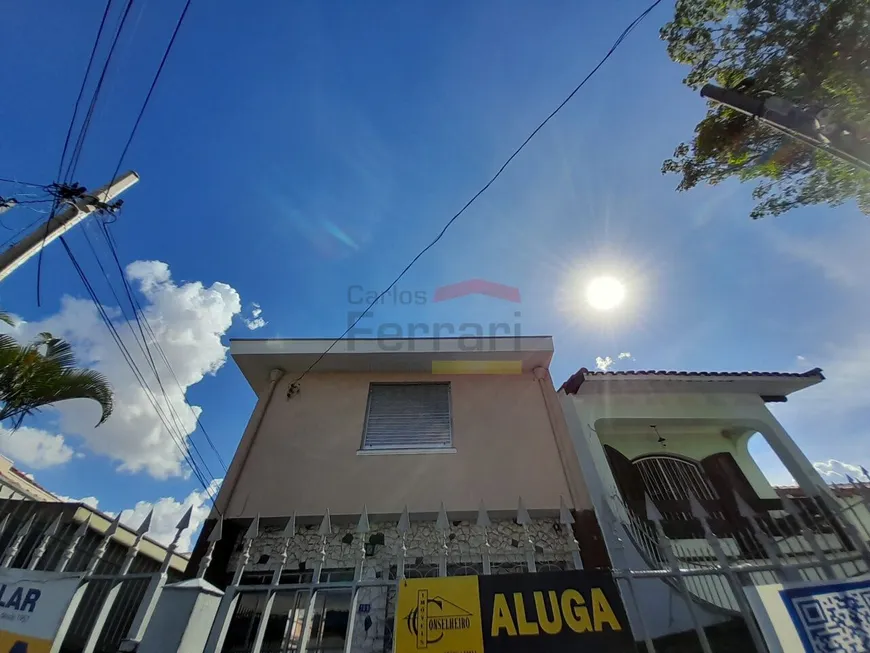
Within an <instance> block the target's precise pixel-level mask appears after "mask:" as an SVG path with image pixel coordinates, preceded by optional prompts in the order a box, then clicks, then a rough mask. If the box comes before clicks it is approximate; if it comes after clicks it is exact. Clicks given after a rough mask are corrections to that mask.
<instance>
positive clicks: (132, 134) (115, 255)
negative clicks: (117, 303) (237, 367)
mask: <svg viewBox="0 0 870 653" xmlns="http://www.w3.org/2000/svg"><path fill="white" fill-rule="evenodd" d="M191 2H192V0H187V2H186V3H185V5H184V7H183V8H182V10H181V14H180V15H179V17H178V21H177V22H176V24H175V28H174V30H173V32H172V36H171V37H170V39H169V43H168V44H167V46H166V49H165V51H164V53H163V56H162V58H161V60H160V64H159V65H158V67H157V71H156V72H155V74H154V78H153V79H152V81H151V86H150V87H149V89H148V93H147V94H146V96H145V100H144V101H143V103H142V107H141V108H140V110H139V113H138V115H137V116H136V120H135V122H134V124H133V129H132V130H131V131H130V136H129V137H128V139H127V142H126V143H125V144H124V149H123V150H122V151H121V156H120V157H119V158H118V163H117V165H116V166H115V171H114V172H113V173H112V177H111V178H112V179H115V178H116V177H117V176H118V173H119V172H120V170H121V166H122V165H123V164H124V159H125V157H126V155H127V152H128V151H129V149H130V146H131V144H132V143H133V140H134V138H135V137H136V133H137V131H138V129H139V125H140V124H141V122H142V117H143V116H144V115H145V111H146V109H147V108H148V105H149V103H150V101H151V97H152V96H153V94H154V89H155V88H156V87H157V83H158V82H159V80H160V76H161V74H162V73H163V69H164V68H165V66H166V61H167V59H168V58H169V54H170V52H171V51H172V47H173V46H174V45H175V41H176V39H177V37H178V33H179V31H180V29H181V26H182V24H183V23H184V19H185V18H186V16H187V12H188V10H189V9H190V5H191ZM101 227H102V229H103V232H104V236H105V239H106V243H107V244H108V246H109V248H110V251H111V252H112V256H113V258H114V259H115V264H116V265H117V267H118V272H119V273H120V276H121V280H122V282H123V284H124V291H125V293H126V294H127V298H128V300H129V302H130V305H131V307H132V308H133V314H134V316H135V319H136V322H137V325H138V327H139V331H140V334H141V337H142V340H143V342H144V343H145V346H146V348H147V347H148V339H147V338H146V337H145V334H144V333H143V332H142V323H143V322H144V324H145V328H146V329H147V330H148V332H149V334H150V336H151V341H152V343H153V344H154V346H155V348H156V349H157V351H158V353H159V354H160V356H161V358H162V360H163V363H164V365H166V367H167V368H168V369H169V371H170V373H171V374H172V377H173V379H174V380H175V383H176V385H177V386H178V388H179V391H181V392H182V393H183V392H184V391H183V389H182V388H181V383H180V382H179V381H178V376H177V375H176V374H175V370H174V369H173V368H172V365H171V364H170V363H169V359H168V358H167V356H166V353H165V351H164V350H163V347H162V346H161V345H160V342H159V341H158V340H157V337H156V335H155V334H154V330H153V329H152V328H151V325H150V323H149V322H148V319H147V317H146V316H145V314H144V311H143V310H142V307H141V305H140V304H139V301H138V300H137V299H136V297H135V294H134V293H133V291H132V289H131V288H130V285H129V283H128V282H127V277H126V274H125V273H124V269H123V266H122V265H121V262H120V259H119V257H118V253H117V249H116V246H115V243H114V242H113V240H112V238H111V236H110V234H109V231H108V229H107V228H106V225H105V224H101ZM140 314H141V315H142V320H141V321H140V319H139V315H140ZM152 360H153V359H152ZM152 367H154V372H155V375H156V376H158V382H160V380H159V375H157V371H156V366H153V363H152ZM161 387H162V384H161ZM188 408H190V411H191V413H192V414H193V416H194V417H195V419H196V423H197V426H198V427H199V429H200V430H201V431H202V433H203V436H204V437H205V439H206V442H207V443H208V445H209V447H210V448H211V450H212V451H213V452H214V454H215V456H216V457H217V459H218V462H219V463H220V465H221V467H223V469H224V471H225V472H226V471H227V469H228V468H227V465H226V463H225V462H224V460H223V458H222V456H221V455H220V452H219V451H218V449H217V447H216V446H215V444H214V441H213V440H212V438H211V436H210V435H209V433H208V431H207V430H206V428H205V425H204V424H203V423H202V420H201V419H200V418H199V415H197V414H196V411H194V410H193V407H192V406H190V405H189V404H188ZM191 443H192V444H194V446H196V445H195V443H193V440H192V439H191ZM200 457H202V456H201V455H200Z"/></svg>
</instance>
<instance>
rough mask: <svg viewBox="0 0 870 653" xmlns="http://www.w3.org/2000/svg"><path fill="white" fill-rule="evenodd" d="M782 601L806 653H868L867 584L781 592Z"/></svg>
mask: <svg viewBox="0 0 870 653" xmlns="http://www.w3.org/2000/svg"><path fill="white" fill-rule="evenodd" d="M808 590H809V591H808ZM782 598H783V600H784V601H785V603H786V607H787V608H788V611H789V613H790V614H791V617H792V621H793V622H794V626H795V628H796V629H797V631H798V634H799V635H800V638H801V641H802V642H803V644H804V650H805V651H807V652H808V653H870V583H868V582H862V583H858V584H857V586H856V585H855V584H853V583H842V584H838V583H833V584H829V585H822V586H816V587H812V588H802V589H801V590H797V591H796V590H784V591H783V592H782Z"/></svg>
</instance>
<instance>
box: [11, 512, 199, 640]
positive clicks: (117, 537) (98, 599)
mask: <svg viewBox="0 0 870 653" xmlns="http://www.w3.org/2000/svg"><path fill="white" fill-rule="evenodd" d="M111 525H112V518H111V517H109V516H108V515H106V514H105V513H102V512H100V511H99V510H96V509H94V508H91V507H90V506H87V505H85V504H83V503H61V502H59V501H58V500H57V499H54V500H52V501H28V500H24V501H22V500H12V499H3V500H0V565H2V566H3V567H7V568H19V569H24V568H28V569H29V568H33V569H37V570H45V571H54V570H57V569H58V567H59V565H60V563H61V560H62V559H63V556H64V551H65V550H67V548H68V547H69V546H70V545H71V544H72V543H74V542H75V548H74V554H73V556H72V557H71V558H70V560H69V562H68V563H67V564H66V566H65V568H64V571H69V572H84V571H86V570H87V569H88V568H89V566H90V565H91V564H92V562H93V560H94V555H95V553H97V551H98V549H99V547H100V545H101V543H102V542H103V541H104V539H105V533H106V531H107V530H108V529H109V528H110V526H111ZM109 537H110V539H109V541H108V544H107V546H106V550H105V552H104V553H103V555H102V557H101V558H100V560H99V562H97V563H96V566H95V567H94V569H93V572H94V573H96V574H113V573H117V572H118V571H119V569H120V567H121V563H122V562H123V561H124V558H125V557H126V556H127V555H128V554H129V553H130V550H131V547H132V546H133V544H134V542H135V540H136V531H135V530H133V529H131V528H129V527H127V526H124V525H121V524H118V525H117V528H116V530H115V532H114V534H112V535H110V536H109ZM77 538H78V539H77ZM43 544H44V545H45V548H44V550H42V555H41V557H39V558H38V562H36V564H33V563H34V560H35V559H36V558H35V556H37V555H38V552H39V551H40V550H41V549H42V546H41V545H43ZM167 554H168V551H167V548H166V547H165V546H163V545H162V544H159V543H157V542H155V541H154V540H151V539H149V538H147V537H145V538H143V539H142V540H141V542H140V543H139V549H138V552H137V553H136V556H135V558H134V559H133V562H132V565H131V567H130V573H131V574H148V573H153V572H156V571H159V569H160V566H161V564H162V563H163V562H164V560H165V559H166V556H167ZM187 562H188V559H187V557H186V555H181V554H178V553H175V552H173V553H172V554H171V557H170V558H169V568H168V572H167V573H168V576H169V578H170V579H174V580H180V579H181V577H182V575H183V574H184V572H185V569H186V568H187ZM147 585H148V577H146V576H142V577H140V578H138V579H136V580H131V581H127V582H126V583H124V586H123V588H122V590H121V594H120V595H119V598H118V600H117V602H116V603H115V605H114V607H113V608H112V611H111V613H110V615H109V618H108V620H107V622H106V626H105V628H104V629H103V631H102V635H101V637H100V641H99V643H98V646H97V649H96V651H98V652H105V653H109V652H113V651H117V650H118V646H119V645H120V642H121V640H122V638H123V637H124V636H125V635H126V633H127V630H128V628H129V627H130V624H131V623H132V621H133V618H134V617H135V615H136V609H137V607H138V605H139V603H140V601H141V599H142V596H143V595H144V593H145V590H146V587H147ZM108 589H109V586H108V585H107V584H105V583H93V584H90V585H89V586H88V588H87V590H86V591H85V594H84V596H83V598H82V602H81V603H80V604H79V607H78V608H77V611H76V613H75V617H74V620H73V622H72V626H71V628H70V631H69V632H68V633H67V636H66V638H65V639H64V649H63V650H81V646H83V645H84V643H85V639H86V637H87V635H88V633H89V632H90V630H91V628H92V626H93V624H94V620H95V619H96V617H97V614H98V612H99V606H100V605H101V604H102V602H103V599H104V597H105V595H106V592H107V591H108Z"/></svg>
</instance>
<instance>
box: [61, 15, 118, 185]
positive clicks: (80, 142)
mask: <svg viewBox="0 0 870 653" xmlns="http://www.w3.org/2000/svg"><path fill="white" fill-rule="evenodd" d="M110 1H111V0H110ZM132 7H133V0H127V5H126V6H125V7H124V13H123V14H121V18H120V21H119V22H118V26H117V27H116V28H115V36H114V37H113V38H112V44H111V45H110V46H109V52H108V54H107V55H106V60H105V62H103V69H102V71H101V72H100V77H99V78H98V79H97V85H96V87H95V88H94V92H93V95H91V101H90V104H89V105H88V112H87V114H85V119H84V120H83V121H82V128H81V130H80V131H79V135H78V138H77V139H76V144H75V147H74V148H73V152H72V155H71V156H70V160H69V163H68V164H67V169H66V175H65V177H64V180H65V181H67V182H69V181H71V180H72V177H73V175H75V169H76V167H77V166H78V162H79V159H80V158H81V155H82V151H83V149H84V146H85V139H86V138H87V134H88V130H89V129H90V127H91V120H92V119H93V116H94V110H95V109H96V106H97V100H98V99H99V97H100V92H101V91H102V90H103V83H104V82H105V80H106V73H108V71H109V65H110V64H111V63H112V57H113V56H114V54H115V48H116V47H117V45H118V41H119V40H120V38H121V32H123V31H124V25H125V24H126V23H127V17H128V16H129V15H130V9H131V8H132ZM116 176H117V173H116V174H115V175H113V176H112V179H115V177H116Z"/></svg>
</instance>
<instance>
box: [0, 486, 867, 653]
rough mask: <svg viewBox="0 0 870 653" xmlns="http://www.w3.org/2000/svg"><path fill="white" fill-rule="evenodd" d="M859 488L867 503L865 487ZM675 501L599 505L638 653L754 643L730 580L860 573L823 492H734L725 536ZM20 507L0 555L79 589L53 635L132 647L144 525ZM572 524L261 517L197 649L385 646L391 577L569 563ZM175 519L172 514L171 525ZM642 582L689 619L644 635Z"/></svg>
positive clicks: (850, 520) (858, 555) (157, 589)
mask: <svg viewBox="0 0 870 653" xmlns="http://www.w3.org/2000/svg"><path fill="white" fill-rule="evenodd" d="M862 491H864V493H865V494H864V501H865V505H870V503H868V502H867V496H868V495H870V486H866V487H865V486H862ZM689 500H690V506H689V507H690V510H689V512H690V517H687V518H686V519H684V520H683V521H688V522H692V523H691V525H690V526H691V528H687V527H686V525H685V524H683V526H682V527H681V528H682V530H680V528H677V529H676V531H675V530H674V529H673V526H672V525H671V524H669V521H668V520H667V519H665V518H663V516H662V512H661V511H660V510H659V509H658V507H657V506H656V505H655V503H654V502H653V501H652V500H650V499H649V498H648V499H647V506H646V511H645V515H643V516H640V515H637V514H634V513H633V512H632V511H631V510H630V509H629V508H628V507H627V506H626V505H625V504H624V503H622V502H621V501H619V500H618V499H617V498H615V497H614V498H612V500H611V501H609V502H606V504H605V505H604V506H603V508H602V510H601V513H603V514H599V519H600V521H601V523H602V526H603V528H604V529H605V530H608V531H610V532H611V533H613V534H616V535H618V537H619V538H620V539H619V542H620V543H621V544H618V545H617V546H631V547H633V548H634V549H635V550H636V551H638V552H639V553H640V555H641V556H642V558H643V560H644V563H645V564H643V565H640V566H637V567H633V568H623V567H622V566H620V564H619V556H617V555H615V554H616V553H617V552H616V551H611V553H612V554H614V560H615V562H616V568H615V569H614V570H613V574H614V577H615V578H616V580H617V583H618V585H619V587H620V590H621V593H622V595H623V599H624V601H625V603H626V606H627V608H628V610H629V614H630V615H631V618H632V629H633V633H634V636H635V638H636V639H637V640H638V641H639V642H640V644H639V646H640V648H641V650H646V651H647V653H655V652H657V651H658V653H665V652H666V651H667V652H668V653H671V652H672V651H703V652H704V653H712V652H713V651H718V650H735V649H736V648H738V647H739V648H740V649H741V650H745V651H751V650H753V649H754V650H756V651H758V652H759V653H764V652H765V651H766V650H767V649H766V647H765V644H764V642H763V638H762V636H761V634H760V632H759V630H758V627H757V625H756V623H755V620H754V618H753V616H752V612H751V609H750V608H749V606H748V604H747V601H746V598H745V594H744V587H745V586H748V585H764V584H769V583H774V582H791V581H797V580H813V579H836V578H847V577H851V576H855V575H858V574H862V573H866V572H867V571H868V570H870V548H868V539H870V533H868V532H867V530H866V529H867V527H868V525H867V524H866V523H863V522H861V521H860V520H856V519H855V518H854V515H850V514H849V509H848V508H845V509H844V507H843V506H840V505H838V504H837V503H836V502H835V501H834V500H833V498H832V497H830V496H827V495H824V494H822V495H819V496H817V497H813V498H812V499H811V501H812V505H809V504H808V505H806V506H804V507H803V508H801V507H800V506H798V505H796V504H795V503H794V502H791V501H784V502H783V504H782V509H781V510H779V511H766V512H763V513H757V512H754V511H753V510H751V509H750V508H749V507H748V506H747V505H746V504H745V503H743V502H742V501H740V499H739V498H738V505H739V506H740V513H741V517H740V519H739V520H738V521H739V523H732V524H730V526H729V530H728V531H727V532H725V531H723V529H722V525H721V524H720V523H719V521H720V520H719V519H718V518H717V517H711V516H709V515H707V514H706V513H705V511H704V508H703V507H702V505H701V502H700V501H698V500H697V499H696V498H695V497H694V496H693V495H689ZM22 503H23V502H22ZM852 509H853V510H854V506H853V507H852ZM26 515H27V512H26V510H25V509H24V507H23V506H19V507H18V515H17V516H15V515H13V514H12V513H10V512H8V511H7V514H6V515H5V517H0V560H2V565H3V566H5V567H10V566H13V565H14V566H21V567H23V568H27V569H45V570H54V571H59V572H73V571H75V572H78V573H80V574H81V581H80V582H81V584H82V586H83V587H85V588H86V590H85V598H84V600H83V601H82V602H81V603H80V604H79V606H78V608H75V612H74V614H73V615H71V616H72V619H70V620H69V624H68V626H67V627H66V628H65V629H64V630H63V632H62V633H61V634H60V637H61V638H62V643H63V646H62V648H61V650H62V651H64V652H65V653H79V652H82V651H86V652H88V653H90V652H92V651H101V652H102V651H105V652H106V653H108V652H109V651H117V650H118V647H119V645H120V644H121V642H122V641H124V640H127V641H141V639H142V637H143V635H144V634H145V632H146V629H147V628H148V626H149V623H150V619H151V616H152V614H153V612H154V608H155V606H156V604H157V602H158V601H159V600H160V596H161V593H162V592H163V588H164V586H165V585H166V583H167V582H168V581H169V580H170V578H169V573H168V572H169V560H170V557H171V555H172V552H173V549H174V545H172V546H170V547H169V548H168V549H167V557H166V559H165V560H164V562H163V563H162V564H161V565H160V566H159V568H157V569H156V570H154V571H151V572H148V571H146V567H147V565H146V563H145V562H144V561H142V560H141V557H137V553H138V545H139V543H140V542H141V539H142V537H144V535H145V532H147V528H148V523H147V520H146V523H145V524H143V526H142V527H140V529H139V530H138V531H137V539H136V542H135V543H134V544H133V546H131V547H129V548H127V549H123V548H122V549H121V550H116V549H115V548H113V542H112V535H113V531H112V529H111V528H110V529H109V531H108V532H106V533H104V534H103V535H102V536H100V537H96V539H95V536H94V534H93V533H91V534H90V535H88V525H87V524H86V523H85V524H82V525H79V526H78V527H77V528H76V529H75V530H74V531H71V529H70V528H67V527H62V525H61V524H60V523H57V524H51V525H49V526H48V527H47V528H43V529H42V530H40V529H39V528H37V526H36V525H37V524H38V519H37V518H36V516H35V513H34V514H32V515H31V516H30V517H27V516H26ZM573 522H574V519H573V517H572V515H571V513H570V511H568V510H567V508H565V506H564V505H563V506H562V509H561V510H560V512H559V516H558V518H554V519H550V520H548V521H544V520H540V519H539V520H533V519H531V518H530V517H529V515H528V513H527V512H526V511H525V509H524V508H523V507H522V503H520V506H519V508H518V510H517V513H516V516H515V518H514V519H513V520H502V521H498V520H496V521H493V520H491V519H490V517H489V515H488V513H487V511H486V509H485V508H484V507H483V506H481V508H480V511H479V512H478V516H477V519H476V521H474V522H457V521H450V520H449V519H448V516H447V513H446V512H445V511H444V510H443V508H442V510H441V512H440V513H439V515H438V516H437V519H436V520H435V522H434V523H432V522H420V521H415V522H413V523H412V522H411V520H410V517H409V513H408V511H407V509H406V510H405V512H404V513H403V514H402V516H401V517H400V519H399V520H398V521H397V522H393V523H391V524H384V523H380V524H370V523H369V518H368V515H367V513H366V512H365V511H363V514H362V515H360V517H359V520H358V522H357V523H356V524H355V525H353V524H349V525H344V526H340V527H335V526H334V525H333V524H332V520H331V518H330V516H329V514H328V513H327V514H326V515H324V516H323V518H322V519H321V520H320V523H319V526H318V525H317V523H316V522H315V523H314V524H301V523H300V524H297V520H296V518H295V516H292V517H290V518H288V519H287V521H286V523H284V524H283V525H281V526H278V527H276V526H275V525H274V524H273V525H271V526H266V525H263V526H261V523H260V519H259V518H255V519H254V520H252V521H251V523H250V524H249V525H248V528H247V531H246V532H245V533H244V534H243V535H242V536H241V537H240V538H239V540H238V542H234V543H233V544H234V545H236V546H237V551H236V553H235V555H234V556H233V558H232V559H231V562H230V566H229V567H228V568H226V569H221V570H220V571H221V572H226V573H227V574H229V575H230V576H229V577H228V578H227V581H228V582H227V587H226V590H225V592H224V594H223V596H222V598H221V602H220V607H219V608H218V610H217V615H216V616H215V618H214V621H213V623H212V624H211V625H210V626H211V629H210V635H209V639H208V642H207V644H206V646H205V647H204V651H206V652H207V653H219V652H222V653H243V652H244V653H291V652H292V653H326V652H336V653H337V652H343V653H374V652H378V653H387V652H390V651H393V650H394V649H395V646H394V633H395V629H396V627H397V626H400V624H401V615H397V614H396V601H397V592H398V590H399V587H400V584H401V583H402V581H403V579H406V578H415V577H445V576H465V575H488V574H509V573H518V572H523V573H536V572H543V571H560V570H569V569H580V568H582V564H581V558H580V550H579V547H578V544H577V541H576V540H575V538H574V533H573V526H574V524H573ZM542 524H544V526H546V528H545V529H542ZM186 527H187V524H186V523H184V520H183V521H182V523H180V524H179V530H178V535H180V533H181V532H182V530H183V529H184V528H186ZM222 531H223V529H222V528H221V523H220V522H218V524H217V526H216V527H215V528H214V529H213V530H212V531H211V533H210V534H209V537H208V547H207V549H206V551H205V554H204V556H203V558H202V559H201V561H200V563H199V565H198V567H197V569H196V570H190V572H191V573H192V575H193V576H195V577H197V578H200V579H202V578H203V577H204V576H205V574H206V572H207V571H208V570H209V567H210V566H211V565H212V562H213V558H214V554H215V548H216V545H217V544H218V542H220V541H221V538H222V536H223V532H222ZM457 535H459V537H457ZM86 536H87V537H86ZM177 540H178V536H176V542H177ZM611 541H613V540H612V539H611ZM152 562H153V561H152ZM215 564H217V562H216V561H215ZM222 564H224V563H222ZM140 565H145V566H144V567H143V566H140ZM651 587H655V588H658V590H659V591H661V590H662V588H664V591H665V592H666V594H667V596H668V598H667V600H669V601H675V602H680V603H681V604H682V605H683V606H684V609H685V611H686V614H688V615H689V622H688V626H687V627H686V628H684V629H683V631H684V632H674V633H673V636H668V637H654V636H653V631H652V630H651V628H650V626H651V625H652V624H649V623H646V622H645V611H644V608H643V605H644V596H645V593H646V592H647V590H648V589H649V588H651ZM208 618H209V619H210V618H211V617H208ZM717 622H718V625H717ZM676 630H680V629H676ZM674 638H677V639H674Z"/></svg>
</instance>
